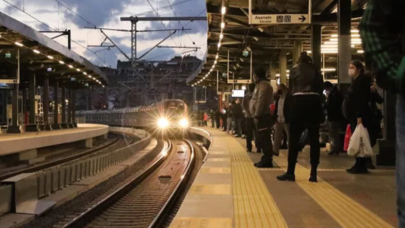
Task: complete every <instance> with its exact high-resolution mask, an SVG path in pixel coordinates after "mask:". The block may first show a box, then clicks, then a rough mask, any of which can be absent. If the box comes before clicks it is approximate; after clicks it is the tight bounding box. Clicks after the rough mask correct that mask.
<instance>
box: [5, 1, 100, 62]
mask: <svg viewBox="0 0 405 228" xmlns="http://www.w3.org/2000/svg"><path fill="white" fill-rule="evenodd" d="M3 1H4V2H6V3H7V4H9V5H11V6H12V7H14V8H16V9H17V10H19V11H21V12H23V13H25V14H26V15H28V16H29V17H31V18H33V19H34V20H36V21H37V22H39V23H41V24H43V25H45V26H46V27H48V28H49V29H51V30H52V31H57V30H56V29H54V28H52V27H51V26H50V25H48V24H46V23H45V22H43V21H41V20H39V19H38V18H36V17H34V16H33V15H31V14H29V13H27V12H25V11H24V10H22V9H21V8H19V7H18V6H16V5H14V4H12V3H10V2H8V1H7V0H3ZM71 41H72V42H73V43H75V44H77V45H79V46H81V47H83V48H85V49H86V50H88V51H90V52H91V53H93V54H94V55H96V56H97V57H98V59H99V60H101V61H102V62H103V63H104V64H105V62H104V61H103V60H102V59H101V58H100V56H98V55H97V53H95V52H93V51H91V50H90V49H88V48H87V47H84V46H83V45H81V44H80V43H78V42H77V41H75V40H73V39H72V40H71Z"/></svg>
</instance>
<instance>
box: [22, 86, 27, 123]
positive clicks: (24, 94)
mask: <svg viewBox="0 0 405 228" xmlns="http://www.w3.org/2000/svg"><path fill="white" fill-rule="evenodd" d="M27 96H28V94H27V89H25V88H24V89H23V90H22V113H23V115H24V124H28V119H27V118H26V117H27V116H26V114H27V109H28V107H27Z"/></svg>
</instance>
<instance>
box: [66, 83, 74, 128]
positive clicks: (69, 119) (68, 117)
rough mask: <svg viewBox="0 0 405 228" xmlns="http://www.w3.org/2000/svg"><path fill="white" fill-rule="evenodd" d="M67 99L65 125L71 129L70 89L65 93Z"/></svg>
mask: <svg viewBox="0 0 405 228" xmlns="http://www.w3.org/2000/svg"><path fill="white" fill-rule="evenodd" d="M67 97H68V100H69V102H68V106H67V123H68V126H69V128H71V127H73V125H72V89H68V91H67Z"/></svg>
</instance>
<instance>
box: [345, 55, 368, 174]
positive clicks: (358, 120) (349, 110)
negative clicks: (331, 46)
mask: <svg viewBox="0 0 405 228" xmlns="http://www.w3.org/2000/svg"><path fill="white" fill-rule="evenodd" d="M348 73H349V76H350V77H351V78H352V79H353V82H352V84H351V86H350V88H349V89H348V91H347V93H346V97H345V101H344V102H343V107H342V110H343V114H344V116H345V117H346V118H347V119H348V121H349V124H350V128H351V130H352V137H353V134H354V132H355V130H356V127H357V126H359V125H361V126H362V127H363V128H366V129H369V126H370V123H371V121H372V118H371V109H370V106H369V103H370V93H371V91H370V83H371V78H370V77H368V76H366V75H365V74H364V73H365V72H364V65H363V63H361V62H360V61H358V60H354V61H352V62H351V63H350V66H349V72H348ZM368 141H369V142H370V139H369V138H368ZM349 147H350V146H349ZM369 159H370V158H369V157H368V156H363V157H360V156H356V162H355V164H354V165H353V167H351V168H349V169H347V170H346V171H347V172H348V173H351V174H362V173H368V168H367V161H368V160H369Z"/></svg>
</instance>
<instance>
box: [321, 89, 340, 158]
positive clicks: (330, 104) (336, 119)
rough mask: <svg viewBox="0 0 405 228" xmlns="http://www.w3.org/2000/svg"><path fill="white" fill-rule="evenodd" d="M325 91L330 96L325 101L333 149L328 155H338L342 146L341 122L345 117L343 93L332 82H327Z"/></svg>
mask: <svg viewBox="0 0 405 228" xmlns="http://www.w3.org/2000/svg"><path fill="white" fill-rule="evenodd" d="M325 91H326V94H327V96H328V99H327V102H326V103H325V109H326V112H327V117H328V130H329V136H330V144H331V149H330V152H329V153H328V155H333V154H336V155H338V154H339V152H340V150H341V149H340V148H341V143H340V135H339V132H340V124H341V122H342V119H343V115H342V104H343V95H342V93H341V92H340V91H339V89H338V88H337V86H334V85H333V84H332V83H330V82H325Z"/></svg>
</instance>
